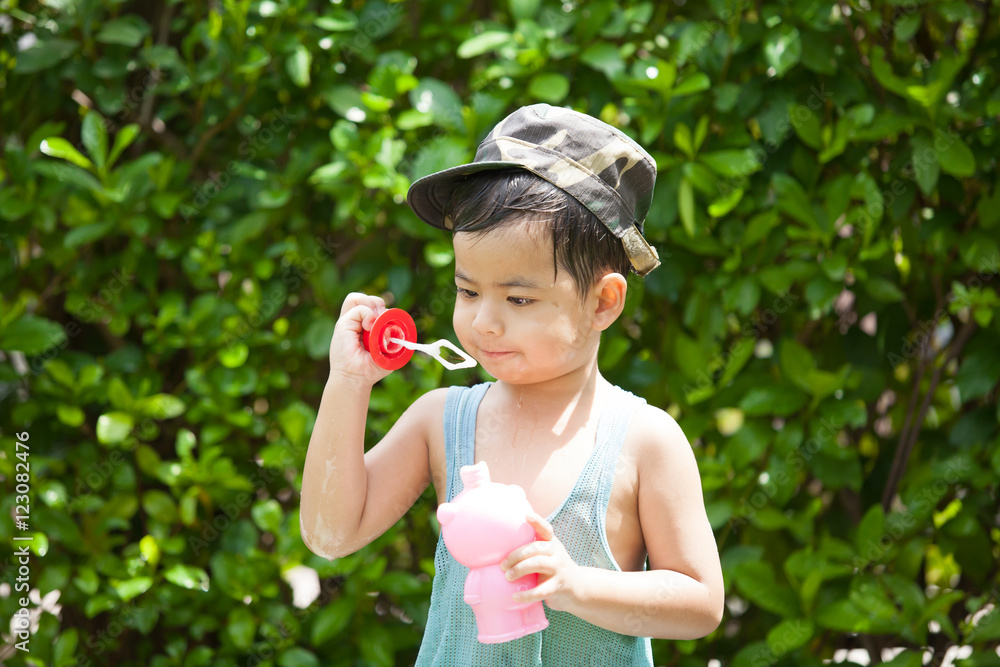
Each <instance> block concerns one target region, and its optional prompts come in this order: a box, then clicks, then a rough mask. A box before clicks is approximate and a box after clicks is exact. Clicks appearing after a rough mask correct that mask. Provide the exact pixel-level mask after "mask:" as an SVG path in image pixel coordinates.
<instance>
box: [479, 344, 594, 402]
mask: <svg viewBox="0 0 1000 667" xmlns="http://www.w3.org/2000/svg"><path fill="white" fill-rule="evenodd" d="M606 382H607V381H606V380H605V379H604V377H603V376H601V372H600V371H599V370H598V368H597V355H596V354H595V355H594V357H593V359H592V360H591V361H590V362H589V363H587V364H586V365H584V366H581V367H580V368H577V369H576V370H573V371H571V372H569V373H567V374H565V375H561V376H559V377H556V378H552V379H550V380H546V381H545V382H538V383H533V384H512V383H510V382H504V381H503V380H498V381H497V383H496V384H497V387H498V388H499V389H500V391H501V395H502V396H503V397H504V399H505V402H508V401H509V405H512V406H516V405H518V404H520V406H521V408H520V409H521V410H522V411H525V412H534V413H545V412H551V411H553V410H558V411H559V412H560V413H561V412H563V411H565V410H566V409H567V408H569V409H570V410H572V408H574V407H576V406H577V405H578V404H584V405H589V404H591V403H592V402H593V401H594V398H595V396H596V395H597V394H598V393H599V392H600V391H601V389H602V385H604V384H606Z"/></svg>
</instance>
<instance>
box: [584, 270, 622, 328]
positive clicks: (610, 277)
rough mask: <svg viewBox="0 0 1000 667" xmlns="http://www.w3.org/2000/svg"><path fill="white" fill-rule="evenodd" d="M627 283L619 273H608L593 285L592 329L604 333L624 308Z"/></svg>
mask: <svg viewBox="0 0 1000 667" xmlns="http://www.w3.org/2000/svg"><path fill="white" fill-rule="evenodd" d="M627 291H628V283H627V282H626V280H625V276H623V275H622V274H620V273H609V274H607V275H605V276H604V277H603V278H601V279H600V280H598V281H597V282H596V283H595V284H594V288H593V289H592V290H591V295H592V298H596V302H597V303H596V306H595V308H594V328H595V329H597V330H598V331H604V330H605V329H607V328H608V327H610V326H611V325H612V324H613V323H614V321H615V320H617V319H618V316H619V315H621V314H622V310H623V309H624V308H625V294H626V292H627Z"/></svg>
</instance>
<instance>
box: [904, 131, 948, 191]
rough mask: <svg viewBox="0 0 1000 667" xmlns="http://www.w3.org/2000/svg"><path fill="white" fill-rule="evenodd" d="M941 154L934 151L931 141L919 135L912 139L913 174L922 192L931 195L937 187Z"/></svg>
mask: <svg viewBox="0 0 1000 667" xmlns="http://www.w3.org/2000/svg"><path fill="white" fill-rule="evenodd" d="M938 157H939V153H938V151H937V150H935V149H934V145H933V143H932V142H931V140H930V139H928V138H927V137H926V136H925V135H923V134H918V135H916V136H914V137H912V138H911V139H910V160H911V162H912V164H913V174H914V177H915V178H916V181H917V185H919V186H920V191H921V192H923V193H924V194H925V195H930V194H931V193H932V192H934V189H935V188H936V187H937V181H938V176H939V174H940V173H941V163H940V162H939V161H938Z"/></svg>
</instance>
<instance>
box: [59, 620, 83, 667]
mask: <svg viewBox="0 0 1000 667" xmlns="http://www.w3.org/2000/svg"><path fill="white" fill-rule="evenodd" d="M79 641H80V633H79V631H78V630H77V629H76V628H69V629H68V630H66V631H64V632H62V633H60V635H59V638H58V639H57V640H56V643H55V645H54V646H53V647H52V664H53V665H55V667H65V666H66V665H75V664H76V659H75V657H74V656H76V647H77V644H78V643H79Z"/></svg>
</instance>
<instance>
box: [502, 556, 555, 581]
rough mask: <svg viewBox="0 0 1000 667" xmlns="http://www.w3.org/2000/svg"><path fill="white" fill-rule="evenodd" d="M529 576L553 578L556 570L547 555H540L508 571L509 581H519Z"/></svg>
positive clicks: (523, 561)
mask: <svg viewBox="0 0 1000 667" xmlns="http://www.w3.org/2000/svg"><path fill="white" fill-rule="evenodd" d="M529 574H538V575H541V576H551V575H553V574H555V568H554V567H553V564H552V561H551V559H550V558H548V556H547V555H545V554H539V555H537V556H532V557H531V558H526V559H525V560H522V561H521V562H519V563H517V564H516V565H514V566H513V567H512V568H510V569H509V570H507V581H517V580H518V579H520V578H521V577H524V576H527V575H529Z"/></svg>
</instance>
